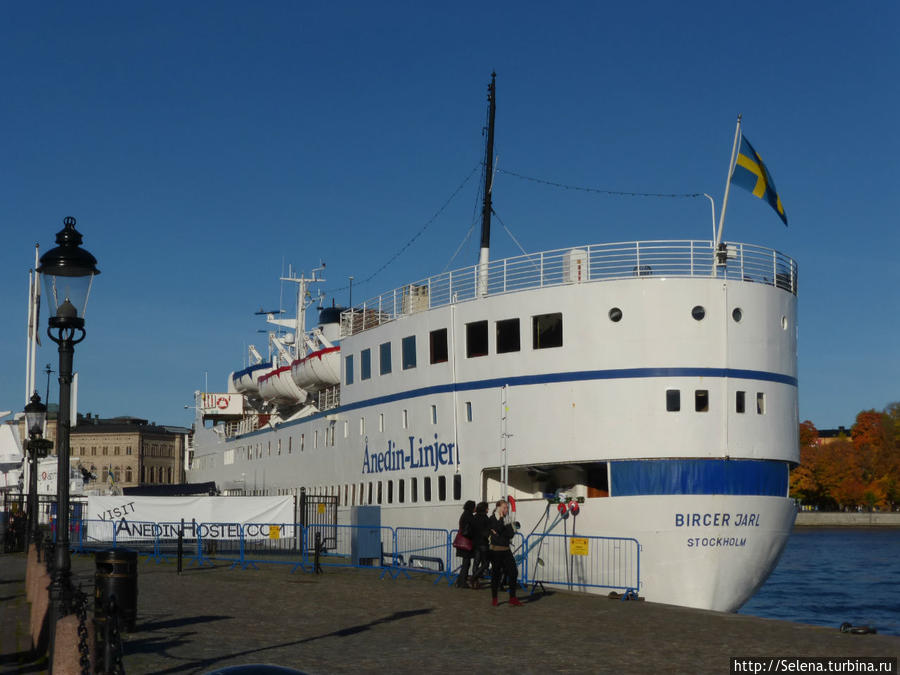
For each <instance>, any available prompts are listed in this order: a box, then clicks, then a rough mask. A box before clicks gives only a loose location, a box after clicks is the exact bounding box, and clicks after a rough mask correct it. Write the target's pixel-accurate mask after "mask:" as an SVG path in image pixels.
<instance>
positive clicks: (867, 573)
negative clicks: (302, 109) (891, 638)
mask: <svg viewBox="0 0 900 675" xmlns="http://www.w3.org/2000/svg"><path fill="white" fill-rule="evenodd" d="M740 613H741V614H752V615H754V616H764V617H767V618H770V619H787V620H789V621H799V622H802V623H812V624H818V625H821V626H833V627H834V628H835V629H837V628H838V626H840V625H841V624H842V623H843V622H845V621H849V622H850V623H852V624H853V625H860V624H869V625H870V626H874V627H875V628H877V629H878V632H879V633H887V634H890V635H900V529H897V528H824V527H803V528H796V529H795V530H794V532H793V534H792V535H791V537H790V539H788V543H787V546H785V549H784V554H783V555H782V556H781V560H780V561H779V563H778V567H776V568H775V571H774V572H772V576H770V577H769V579H768V581H766V583H765V584H764V585H763V587H762V588H760V589H759V591H757V593H756V595H755V596H753V597H752V598H751V599H750V601H749V602H747V604H746V605H744V606H743V607H742V608H741V610H740Z"/></svg>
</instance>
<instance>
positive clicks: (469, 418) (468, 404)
mask: <svg viewBox="0 0 900 675" xmlns="http://www.w3.org/2000/svg"><path fill="white" fill-rule="evenodd" d="M471 421H472V401H466V422H471Z"/></svg>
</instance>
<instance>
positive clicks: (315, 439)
mask: <svg viewBox="0 0 900 675" xmlns="http://www.w3.org/2000/svg"><path fill="white" fill-rule="evenodd" d="M313 447H314V448H318V447H319V430H318V429H316V430H315V432H313Z"/></svg>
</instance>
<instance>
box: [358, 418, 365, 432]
mask: <svg viewBox="0 0 900 675" xmlns="http://www.w3.org/2000/svg"><path fill="white" fill-rule="evenodd" d="M365 433H366V418H365V417H360V418H359V435H360V436H362V435H364V434H365Z"/></svg>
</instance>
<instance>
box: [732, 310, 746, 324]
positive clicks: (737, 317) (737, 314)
mask: <svg viewBox="0 0 900 675" xmlns="http://www.w3.org/2000/svg"><path fill="white" fill-rule="evenodd" d="M731 318H732V319H734V321H735V323H740V321H741V319H743V318H744V313H743V312H742V311H741V308H740V307H735V308H734V310H732V312H731Z"/></svg>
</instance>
